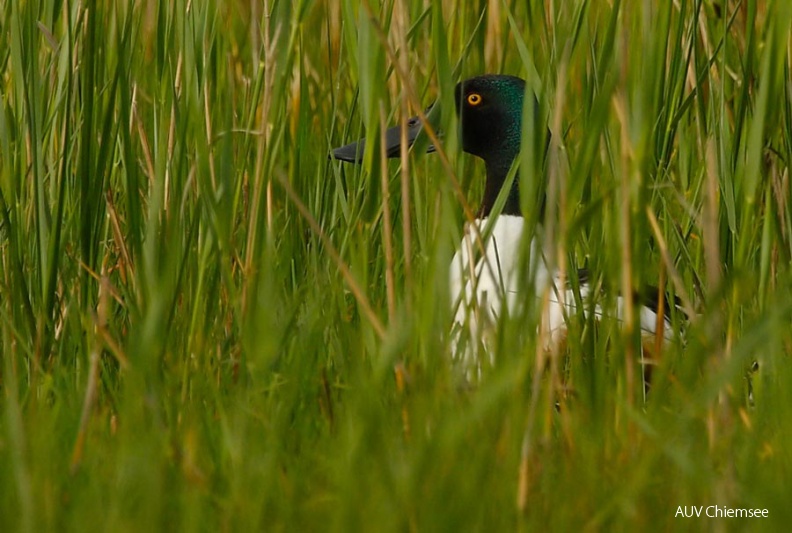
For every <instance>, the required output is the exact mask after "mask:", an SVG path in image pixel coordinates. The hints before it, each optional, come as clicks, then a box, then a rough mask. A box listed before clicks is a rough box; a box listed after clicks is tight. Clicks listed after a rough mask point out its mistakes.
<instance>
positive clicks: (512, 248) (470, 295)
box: [332, 75, 676, 370]
mask: <svg viewBox="0 0 792 533" xmlns="http://www.w3.org/2000/svg"><path fill="white" fill-rule="evenodd" d="M525 94H526V85H525V81H524V80H522V79H520V78H517V77H514V76H505V75H486V76H479V77H475V78H470V79H468V80H465V81H463V82H460V83H458V84H457V86H456V89H455V92H454V100H455V102H456V112H457V116H458V118H459V125H460V126H459V127H460V136H461V141H462V149H463V150H464V151H465V152H467V153H470V154H472V155H474V156H477V157H479V158H481V159H482V160H483V161H484V164H485V167H486V184H485V187H484V199H483V201H482V203H481V207H480V209H479V211H478V213H477V215H476V219H475V221H473V224H475V225H476V227H477V228H478V230H472V231H471V228H470V226H468V227H467V229H466V231H465V235H464V237H463V239H462V243H461V244H460V246H459V249H458V251H457V252H456V255H455V256H454V258H453V261H452V263H451V267H450V280H451V298H452V302H454V305H455V306H456V307H455V310H454V311H455V316H454V322H455V324H454V328H453V333H452V352H453V353H454V355H455V356H456V357H458V358H461V359H463V361H465V363H466V367H467V369H468V370H469V369H470V368H471V366H470V365H473V367H474V368H479V369H480V367H479V366H478V365H479V364H480V361H479V357H478V354H479V353H480V348H481V346H483V348H484V349H485V351H489V350H488V349H487V344H488V342H487V340H486V337H487V335H486V331H485V329H486V328H487V325H488V324H492V323H494V321H495V320H496V319H497V318H498V317H499V316H500V315H501V314H502V311H503V306H504V304H505V305H506V307H507V309H508V312H509V315H510V316H515V315H516V313H518V312H519V309H520V307H519V306H520V305H521V304H522V303H523V299H521V298H519V297H518V295H519V292H520V291H519V289H520V284H521V283H522V284H524V283H525V279H529V280H533V283H534V287H533V289H534V291H533V294H536V295H538V296H541V295H542V294H545V292H546V291H549V293H548V295H549V298H548V303H547V304H546V305H545V306H544V309H543V311H542V319H541V320H542V325H541V328H543V332H544V339H545V341H544V342H545V346H546V347H550V346H552V344H553V343H558V342H560V341H562V340H564V339H565V335H566V323H567V318H568V317H569V316H571V315H574V314H575V313H576V312H577V305H578V302H583V306H584V313H586V314H587V313H588V311H589V310H591V309H592V306H591V305H586V302H587V300H589V298H590V297H591V295H592V294H594V293H595V292H596V291H595V290H594V289H593V288H592V286H590V282H589V279H588V278H589V277H588V273H587V272H585V271H583V270H581V271H578V272H576V274H577V276H578V281H579V284H578V285H579V293H576V291H574V290H573V289H572V288H571V287H570V285H569V284H568V283H562V280H561V279H560V276H559V274H558V272H557V271H555V270H553V271H552V272H551V270H550V269H549V268H548V266H547V265H548V263H547V261H546V260H545V258H546V257H550V255H549V254H551V253H553V251H552V250H550V249H547V250H545V249H543V246H542V245H541V240H540V239H539V238H538V235H532V236H531V238H530V239H523V232H524V231H525V229H526V222H525V219H524V218H523V214H522V212H521V210H520V191H519V179H513V180H512V182H511V183H512V184H511V188H510V190H509V191H508V194H507V196H506V201H505V204H504V205H503V209H502V211H501V212H500V214H499V215H497V218H496V219H495V220H494V223H490V224H488V219H489V218H490V216H491V214H492V210H493V208H494V206H495V202H496V199H497V198H498V195H499V194H500V192H501V190H502V189H503V187H504V186H505V183H506V182H507V178H508V176H509V172H510V169H511V167H512V165H513V163H514V161H515V159H516V158H517V157H518V155H519V152H520V147H521V135H522V117H523V105H524V100H525ZM533 100H534V102H532V103H533V104H534V105H536V104H535V98H534V99H533ZM420 130H421V122H420V120H419V119H418V118H417V117H414V118H411V119H409V122H408V132H407V133H408V135H407V137H408V141H409V142H410V144H412V143H413V141H415V139H416V138H417V136H418V133H419V132H420ZM400 142H401V139H400V128H399V127H396V128H392V129H390V130H388V131H387V132H386V134H385V144H386V146H385V150H386V154H387V156H388V157H399V154H400ZM364 149H365V144H364V142H363V141H358V142H356V143H352V144H348V145H346V146H342V147H341V148H337V149H335V150H333V152H332V156H333V157H334V158H336V159H339V160H342V161H349V162H360V161H361V160H362V154H363V150H364ZM429 151H432V147H431V146H430V149H429ZM539 204H540V202H537V205H539ZM485 227H486V228H488V231H485V229H484V228H485ZM485 233H486V234H485ZM537 233H538V232H537ZM476 234H478V235H480V236H481V237H479V236H478V235H476ZM482 238H483V241H482V240H480V239H482ZM523 241H526V242H530V255H529V257H530V263H527V262H526V261H525V260H521V257H520V251H521V248H522V247H523V246H524V245H523V244H522V243H523ZM482 243H483V246H482ZM482 249H483V252H484V253H483V254H482ZM476 257H478V258H479V259H478V260H476V261H475V267H474V268H471V263H472V261H471V258H476ZM526 267H527V268H530V274H529V276H524V275H520V273H521V269H523V268H526ZM657 294H658V292H657V289H650V290H647V291H645V293H644V294H643V298H640V299H639V300H640V306H639V307H636V316H637V317H638V318H639V320H640V328H641V330H642V334H643V335H644V340H645V341H650V342H645V343H644V345H646V346H650V345H652V344H653V342H651V340H653V339H655V335H656V334H657V333H658V329H661V330H662V332H661V334H662V337H663V339H664V341H665V340H670V339H671V338H672V337H673V333H672V332H673V329H672V327H671V323H670V315H669V313H668V305H666V306H665V307H664V313H663V319H662V320H658V305H657V300H658V298H657ZM615 300H616V302H615V309H614V310H613V313H612V315H611V316H615V317H617V318H619V319H620V318H621V317H622V314H623V308H624V299H623V297H622V296H617V297H616V298H615ZM673 303H676V302H672V304H673ZM593 312H594V315H595V316H597V317H600V316H602V315H603V311H602V309H601V307H600V306H599V304H596V302H595V305H594V306H593ZM606 314H607V313H606ZM464 332H468V333H469V337H468V335H466V334H464ZM480 343H481V344H480Z"/></svg>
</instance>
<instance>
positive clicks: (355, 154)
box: [330, 109, 435, 163]
mask: <svg viewBox="0 0 792 533" xmlns="http://www.w3.org/2000/svg"><path fill="white" fill-rule="evenodd" d="M428 112H429V110H428V109H427V113H428ZM422 130H423V123H422V122H421V119H420V118H418V117H412V118H411V119H409V120H408V121H407V146H412V145H413V143H415V140H416V139H417V138H418V135H419V134H420V133H421V131H422ZM401 145H402V142H401V125H399V126H395V127H393V128H389V129H387V130H385V155H386V156H387V157H388V158H396V157H399V155H400V154H401ZM365 149H366V141H365V140H364V139H361V140H359V141H357V142H353V143H351V144H347V145H345V146H342V147H340V148H335V149H333V150H332V151H331V152H330V156H331V157H333V158H334V159H338V160H340V161H348V162H350V163H360V162H362V161H363V153H364V151H365ZM434 151H435V148H434V146H433V145H431V144H429V146H428V147H427V148H426V152H427V153H429V152H434Z"/></svg>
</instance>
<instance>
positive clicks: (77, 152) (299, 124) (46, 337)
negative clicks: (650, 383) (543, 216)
mask: <svg viewBox="0 0 792 533" xmlns="http://www.w3.org/2000/svg"><path fill="white" fill-rule="evenodd" d="M791 24H792V4H790V3H789V2H787V1H786V0H777V1H772V0H769V1H767V2H764V1H757V0H744V1H742V2H737V1H720V0H717V1H713V0H699V1H696V0H679V1H676V2H619V1H618V0H616V1H614V2H605V1H603V0H590V1H585V0H574V1H564V0H548V1H546V2H533V1H532V2H519V1H511V0H506V1H504V0H490V1H478V2H463V1H460V0H444V1H442V2H425V1H418V0H415V1H410V0H404V1H395V2H390V1H385V2H381V3H379V2H376V1H374V0H370V1H366V0H364V1H362V2H358V1H352V0H340V1H328V2H321V1H316V2H311V1H296V2H283V1H277V0H270V1H266V0H265V1H263V2H262V1H253V2H242V1H231V2H212V1H205V2H191V1H189V0H187V1H185V0H176V1H174V2H171V3H165V2H112V1H111V2H95V1H86V2H73V1H69V2H61V1H55V0H37V1H36V0H29V1H22V0H8V1H5V2H2V3H1V4H0V335H1V336H2V337H1V339H2V340H1V342H2V346H1V349H2V366H0V387H1V388H2V400H0V402H1V403H2V411H1V412H0V528H2V530H3V531H12V530H20V531H42V530H53V529H64V530H79V531H86V530H102V531H118V530H134V531H140V530H151V529H167V530H171V529H175V528H178V529H184V530H210V531H215V530H228V531H246V530H254V529H259V530H261V529H264V530H289V531H294V530H305V529H309V530H327V529H332V530H340V531H351V530H376V531H380V530H394V531H396V530H398V531H403V530H425V531H437V530H444V531H459V530H463V531H464V530H483V529H486V530H513V529H526V530H534V529H537V530H538V529H541V530H544V529H554V530H575V529H580V528H589V529H595V530H596V529H603V530H636V529H638V528H640V529H648V530H655V529H659V530H670V529H674V530H676V529H692V530H698V529H710V528H713V529H718V528H720V527H723V529H726V530H732V529H752V530H754V529H760V530H774V529H778V530H782V528H783V527H784V524H789V523H790V522H792V507H790V506H789V500H790V497H792V481H790V480H791V479H792V468H791V467H792V448H790V446H789V442H792V392H790V387H789V384H790V383H792V371H791V370H790V355H791V354H792V327H791V326H792V273H791V272H790V261H792V218H791V215H792V195H791V194H790V184H789V162H790V159H792V82H790V66H792V65H791V62H792V59H791V56H790V47H792V42H791V41H790V25H791ZM484 72H499V73H510V74H516V75H520V76H522V77H525V78H526V79H528V80H529V82H530V84H531V86H532V87H534V89H535V90H536V91H537V92H538V94H539V98H540V101H541V103H542V110H543V112H544V114H545V115H546V116H547V120H548V124H549V125H550V128H551V130H552V132H553V142H552V143H551V146H550V153H549V158H550V159H549V163H548V164H547V165H546V166H543V165H542V163H541V161H540V158H538V157H536V153H535V152H536V150H531V149H530V147H526V149H525V150H524V152H525V155H524V160H523V164H522V166H521V173H520V176H519V179H521V180H523V182H522V186H523V188H522V190H523V191H535V190H536V189H537V188H539V187H542V188H543V187H544V186H543V185H540V184H541V183H544V182H545V181H546V182H548V183H550V184H552V187H551V191H550V193H549V195H550V200H551V202H550V208H549V212H550V213H551V214H552V215H554V216H553V217H552V222H549V224H550V229H549V231H550V232H551V234H552V235H554V236H555V239H556V242H557V244H558V246H557V250H558V254H557V257H556V258H555V260H556V261H560V262H565V263H566V267H567V268H569V269H572V268H575V267H577V266H583V264H587V265H588V266H589V268H591V269H592V271H593V272H594V275H595V276H596V277H597V278H596V279H598V280H600V281H602V283H603V284H604V285H605V286H609V287H619V286H621V284H622V279H624V278H623V276H627V277H626V279H628V280H629V282H630V284H632V285H633V286H640V285H641V284H643V283H655V284H656V283H658V282H660V283H661V284H664V285H665V286H666V287H667V289H668V290H669V292H670V293H673V294H676V295H677V296H680V297H682V298H683V300H686V301H687V302H688V303H689V305H690V306H692V307H694V308H695V310H696V312H697V314H698V316H697V317H696V318H695V320H694V321H693V322H692V323H691V324H689V325H688V326H687V327H685V328H684V329H685V332H684V335H683V340H679V341H677V342H675V343H673V344H672V345H671V346H669V348H668V349H667V350H666V352H665V353H664V357H663V359H662V361H661V364H660V365H659V368H658V369H657V370H656V372H655V375H654V388H653V390H652V394H651V395H650V397H649V398H648V400H647V401H645V402H644V400H643V399H642V398H641V395H640V390H638V385H637V384H636V383H635V380H630V379H629V372H628V370H627V369H628V368H629V367H630V366H631V365H630V364H628V363H627V361H628V360H634V358H635V357H636V356H635V355H634V354H635V353H636V350H637V343H636V341H637V339H633V338H629V337H627V336H625V335H624V334H622V332H621V330H620V329H619V328H618V327H615V326H614V325H613V324H607V323H606V324H604V325H603V326H601V327H599V328H596V329H594V328H592V324H590V323H586V321H585V320H583V319H582V318H580V319H579V320H574V321H573V322H572V324H571V330H572V335H570V339H571V342H570V347H569V350H568V353H567V354H565V357H563V358H562V359H561V360H554V362H553V364H552V365H551V367H552V370H550V371H546V372H539V374H538V375H537V370H536V366H535V360H536V359H535V358H536V355H535V354H536V353H537V347H536V338H535V335H533V334H532V332H534V331H536V321H537V316H535V315H536V313H535V312H532V311H531V310H530V309H529V311H528V312H527V313H526V316H524V317H513V318H512V319H510V320H505V321H504V323H503V324H501V327H500V328H499V335H498V340H497V344H498V350H497V351H498V354H497V359H496V363H495V365H494V366H493V367H492V368H488V369H486V370H485V372H484V373H483V375H482V377H481V379H480V382H479V383H476V384H474V385H473V386H471V387H466V386H463V383H462V381H461V380H460V378H459V376H458V375H457V373H456V372H455V370H454V368H453V366H452V365H451V364H450V361H449V356H448V353H447V346H446V341H447V336H446V332H447V330H448V327H449V324H450V319H451V316H450V312H449V303H448V294H447V293H448V289H447V265H448V263H449V261H450V258H451V255H452V253H453V250H454V246H455V244H456V242H458V240H459V237H460V235H461V228H462V224H463V222H464V216H463V214H462V213H463V209H462V207H461V206H460V202H459V201H458V200H457V199H456V196H455V194H454V187H453V185H452V183H453V180H451V178H450V177H448V175H447V174H448V172H447V169H446V168H445V167H444V166H443V165H442V164H441V162H440V160H439V158H437V157H436V156H422V155H417V156H411V158H410V160H409V165H406V166H403V167H401V166H400V165H399V164H398V162H396V163H390V164H389V165H388V166H387V167H386V168H387V174H386V179H385V180H384V181H383V179H382V171H381V169H382V168H383V167H382V166H381V162H380V161H379V159H378V157H376V156H374V157H371V158H370V159H369V160H368V161H367V162H366V164H365V165H364V166H363V167H357V166H355V167H353V166H342V165H340V164H339V163H337V162H330V161H328V159H327V152H328V149H329V148H330V147H331V146H336V145H339V144H342V143H345V142H347V141H349V140H351V139H356V138H358V137H359V136H361V135H363V133H364V132H368V134H369V137H370V140H371V141H372V142H376V138H377V135H378V132H379V131H380V127H381V125H382V121H381V118H382V117H385V121H386V122H388V123H394V122H396V121H397V120H399V118H401V117H406V116H408V114H409V113H411V112H413V111H415V107H416V106H425V105H427V104H428V103H430V102H431V101H433V100H434V99H435V98H440V99H441V101H443V100H444V101H446V102H448V98H449V97H450V94H451V91H452V89H453V84H454V83H455V82H456V81H457V80H458V79H461V78H465V77H468V76H472V75H476V74H480V73H484ZM443 120H444V125H445V129H446V131H453V128H454V118H453V117H449V116H446V117H444V118H443ZM525 143H526V145H530V139H529V138H526V141H525ZM445 147H446V149H447V150H448V152H449V154H450V158H449V159H450V163H451V167H452V169H453V175H454V176H455V177H456V178H457V179H458V180H459V182H461V185H462V190H463V191H464V193H465V195H466V196H467V198H468V201H469V203H470V204H472V205H473V206H475V205H476V204H477V201H478V198H479V197H480V195H481V190H482V186H483V169H482V168H481V166H480V165H476V164H475V162H474V160H473V159H472V158H470V157H469V156H466V155H463V154H460V153H459V151H458V149H457V146H456V140H455V139H454V138H453V136H448V137H447V138H446V140H445ZM540 178H541V179H540ZM284 184H285V185H284ZM383 184H384V185H383ZM287 190H292V191H293V192H294V194H295V195H296V197H297V198H299V199H301V202H303V203H304V204H305V206H306V209H307V211H308V213H309V214H310V217H311V218H312V219H315V221H316V222H317V223H318V225H319V227H320V228H321V230H322V232H323V234H324V235H325V236H326V238H327V239H328V240H329V243H330V244H331V246H332V249H333V250H335V251H337V253H338V254H339V256H340V258H341V261H342V262H343V263H344V264H345V265H346V266H347V267H348V268H349V272H350V274H351V278H352V279H354V283H355V285H356V286H358V287H360V294H355V292H354V290H352V287H351V286H350V284H348V283H347V281H348V279H345V278H344V277H343V276H342V275H341V273H340V271H339V265H338V263H337V262H335V261H333V260H332V259H331V252H330V251H329V250H330V249H329V248H328V246H327V243H326V242H323V241H322V239H321V238H320V236H319V235H318V234H317V233H316V232H315V231H313V230H312V229H311V226H310V222H309V219H308V218H306V217H305V216H303V215H301V213H300V212H299V211H298V209H297V207H296V204H295V203H294V202H293V201H292V199H291V198H290V197H289V196H288V194H287ZM532 201H533V199H532V198H530V197H529V195H527V194H525V195H524V198H523V202H524V205H525V207H526V214H527V215H531V213H530V212H529V206H530V205H533V204H532ZM367 305H368V306H370V307H371V311H370V312H369V311H367V310H366V306H367ZM678 318H679V317H675V327H679V328H682V326H683V325H682V324H680V323H679V322H680V321H679V320H678ZM631 358H632V359H631ZM754 362H757V363H758V371H756V372H753V369H754V367H755V364H754ZM562 384H563V385H562ZM631 384H632V386H631ZM749 396H750V397H749ZM751 397H752V400H751ZM557 399H562V400H563V401H562V404H561V405H562V407H561V409H560V410H558V411H557V410H556V409H555V408H554V404H555V402H556V400H557ZM680 505H683V506H684V505H687V506H691V505H720V506H724V505H725V506H729V507H751V508H754V507H758V508H767V509H768V510H769V518H767V519H753V520H739V519H722V520H708V521H705V520H704V519H682V518H674V514H675V512H676V510H677V507H678V506H680Z"/></svg>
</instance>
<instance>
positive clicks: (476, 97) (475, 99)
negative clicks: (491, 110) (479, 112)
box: [467, 93, 481, 106]
mask: <svg viewBox="0 0 792 533" xmlns="http://www.w3.org/2000/svg"><path fill="white" fill-rule="evenodd" d="M467 103H468V104H470V105H472V106H477V105H479V104H480V103H481V95H480V94H479V93H470V94H469V95H468V97H467Z"/></svg>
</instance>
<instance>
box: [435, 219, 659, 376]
mask: <svg viewBox="0 0 792 533" xmlns="http://www.w3.org/2000/svg"><path fill="white" fill-rule="evenodd" d="M488 222H489V219H488V218H483V219H476V221H475V224H476V226H477V227H478V228H479V231H478V233H479V236H480V238H481V239H483V243H484V250H485V252H484V254H482V252H481V249H482V247H481V245H479V244H477V242H478V238H479V237H478V236H477V235H476V232H475V231H473V230H472V228H470V227H468V230H467V231H466V232H465V235H464V237H463V238H462V242H461V244H460V246H459V249H458V250H457V252H456V253H455V254H454V258H453V260H452V261H451V266H450V271H449V279H450V295H451V302H452V305H453V306H455V307H454V326H453V328H452V336H451V345H452V346H451V353H452V355H453V356H454V357H455V358H457V359H459V360H460V361H461V363H462V365H463V367H464V368H465V369H466V370H467V371H468V372H470V371H471V370H474V371H478V370H479V369H480V365H481V363H482V361H481V357H480V355H481V348H483V351H484V352H485V353H487V354H490V355H491V353H492V351H491V350H490V338H491V336H492V335H491V334H492V332H493V331H492V330H493V327H494V326H495V325H496V324H497V323H498V320H499V318H500V317H501V316H503V314H504V313H505V312H508V314H509V316H512V317H513V316H519V314H520V313H522V312H523V311H524V307H523V306H525V305H529V304H530V303H532V302H530V301H529V299H528V298H526V297H525V296H524V295H525V294H532V295H534V298H535V300H534V302H533V303H536V304H537V305H541V299H542V295H543V294H545V293H547V301H546V304H544V306H543V307H542V309H541V312H542V317H541V327H542V328H543V332H542V334H543V340H542V342H543V345H544V347H545V348H547V349H551V348H552V347H553V346H554V345H556V344H557V343H559V342H560V341H562V340H563V339H564V337H565V335H566V329H567V320H568V319H569V317H570V316H574V315H575V314H576V313H577V312H578V307H577V306H578V302H582V303H583V308H584V313H583V314H584V316H588V314H589V311H590V310H593V313H594V316H595V317H596V318H597V319H599V318H600V317H602V316H603V314H604V313H603V310H602V307H601V305H600V304H599V303H598V302H596V301H595V302H593V305H592V301H591V298H592V297H593V294H592V290H591V286H590V284H589V280H588V279H587V277H586V275H585V273H584V272H583V271H581V272H574V273H573V275H576V276H577V277H578V284H579V287H578V289H579V292H576V291H575V290H574V289H572V288H571V287H570V284H569V283H566V282H563V281H562V279H561V277H560V273H559V272H558V270H553V271H551V270H550V269H548V267H547V263H546V260H545V258H546V257H547V254H548V253H552V251H551V250H548V251H546V252H545V251H544V250H543V249H542V247H541V246H540V244H539V239H538V238H537V237H536V236H533V237H532V238H531V239H530V241H527V242H524V239H525V236H524V235H523V233H524V230H525V219H524V218H523V217H519V216H514V215H501V216H499V217H498V218H497V219H496V220H495V221H494V224H493V225H492V228H491V231H490V232H489V234H488V235H484V233H485V231H484V228H486V227H487V224H488ZM528 242H530V244H528ZM525 247H528V248H529V252H528V253H525V252H526V251H525ZM471 257H472V258H473V259H474V261H471ZM474 262H475V268H472V267H471V264H473V263H474ZM526 269H528V275H524V274H523V273H524V272H525V270H526ZM526 283H530V284H532V287H526V286H525V284H526ZM521 295H522V296H521ZM615 300H616V301H615V305H614V307H615V309H614V310H613V312H611V313H609V316H612V317H614V318H615V319H617V320H622V319H623V317H624V298H623V297H622V296H617V297H616V298H615ZM592 308H593V309H592ZM639 320H640V322H639V327H640V329H641V333H642V336H643V337H644V338H645V339H649V338H654V337H655V335H656V334H657V329H658V325H659V324H658V319H657V309H656V307H652V306H648V305H640V306H639ZM660 327H661V328H662V332H661V334H662V337H663V340H664V341H668V340H671V339H672V338H673V333H672V332H673V329H672V327H671V323H670V319H669V316H668V315H667V314H664V316H663V320H662V322H661V323H660ZM489 362H490V363H492V362H493V361H492V360H490V361H489Z"/></svg>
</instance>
